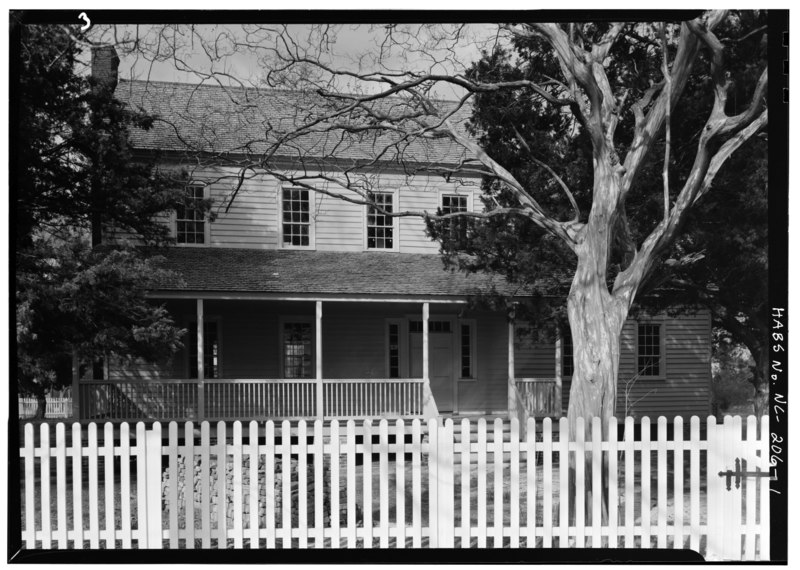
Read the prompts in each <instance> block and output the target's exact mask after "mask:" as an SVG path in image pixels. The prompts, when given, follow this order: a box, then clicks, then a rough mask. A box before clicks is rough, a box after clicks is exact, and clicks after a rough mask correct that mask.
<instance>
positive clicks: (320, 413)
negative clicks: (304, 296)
mask: <svg viewBox="0 0 800 570" xmlns="http://www.w3.org/2000/svg"><path fill="white" fill-rule="evenodd" d="M315 330H316V348H315V353H314V356H315V361H316V369H317V374H316V378H317V418H318V419H320V420H322V419H325V409H324V408H323V405H324V397H323V390H322V301H317V310H316V327H315Z"/></svg>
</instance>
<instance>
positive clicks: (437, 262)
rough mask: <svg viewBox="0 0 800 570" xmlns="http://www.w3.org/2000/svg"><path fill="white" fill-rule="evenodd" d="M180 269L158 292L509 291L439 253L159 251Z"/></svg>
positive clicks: (419, 293) (428, 294)
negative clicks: (447, 265) (450, 264)
mask: <svg viewBox="0 0 800 570" xmlns="http://www.w3.org/2000/svg"><path fill="white" fill-rule="evenodd" d="M159 255H162V256H163V257H165V258H166V263H165V264H164V267H165V268H167V269H171V270H173V271H174V272H175V273H176V279H173V280H171V281H168V282H165V283H163V284H162V286H161V287H160V288H159V289H158V290H157V291H154V293H157V292H172V293H179V292H186V293H189V292H231V293H235V292H241V293H278V294H312V295H313V294H319V295H331V294H333V295H336V294H345V295H350V294H358V295H376V296H397V297H418V296H426V297H443V298H444V297H451V298H452V297H467V296H469V295H474V294H476V293H479V292H489V291H492V290H495V291H497V292H498V293H501V294H507V295H508V294H511V293H512V286H511V285H509V284H508V283H507V282H506V281H505V279H503V278H502V277H497V276H490V275H484V274H473V275H465V274H463V273H460V272H457V271H448V270H445V269H444V268H443V266H442V260H441V258H440V257H439V256H438V255H423V254H408V253H386V252H334V251H297V250H258V249H231V248H190V247H172V248H168V249H167V250H166V251H164V252H162V253H159Z"/></svg>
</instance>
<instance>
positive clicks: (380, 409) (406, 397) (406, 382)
mask: <svg viewBox="0 0 800 570" xmlns="http://www.w3.org/2000/svg"><path fill="white" fill-rule="evenodd" d="M422 386H423V380H422V379H421V378H412V379H406V378H403V379H400V378H397V379H391V380H323V402H324V406H325V413H324V416H325V418H326V419H327V418H331V419H332V418H356V419H360V418H375V417H388V418H415V417H422Z"/></svg>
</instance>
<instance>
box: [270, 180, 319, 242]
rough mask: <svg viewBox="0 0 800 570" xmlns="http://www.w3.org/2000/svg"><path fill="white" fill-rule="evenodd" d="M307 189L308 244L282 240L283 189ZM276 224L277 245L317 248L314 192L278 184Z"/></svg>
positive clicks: (301, 188) (299, 188)
mask: <svg viewBox="0 0 800 570" xmlns="http://www.w3.org/2000/svg"><path fill="white" fill-rule="evenodd" d="M294 189H297V190H308V245H291V244H286V243H284V241H283V191H284V190H294ZM277 204H278V208H277V224H278V247H279V248H281V249H306V250H316V249H317V235H316V234H317V232H316V225H317V224H316V217H315V216H314V210H315V208H316V205H317V204H316V192H314V191H313V190H310V189H308V188H304V187H302V186H293V185H291V184H287V185H286V186H282V185H279V186H278V196H277Z"/></svg>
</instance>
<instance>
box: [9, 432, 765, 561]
mask: <svg viewBox="0 0 800 570" xmlns="http://www.w3.org/2000/svg"><path fill="white" fill-rule="evenodd" d="M474 423H475V422H473V424H474ZM476 424H477V425H471V424H470V422H469V421H467V420H464V421H463V422H462V423H460V424H458V425H454V424H453V422H452V420H449V419H448V420H446V421H444V422H441V421H439V420H429V421H428V422H427V423H425V422H420V420H413V421H411V422H403V421H402V420H398V421H396V422H394V421H393V422H389V421H386V420H381V421H380V422H377V424H375V423H373V422H370V421H364V422H360V423H358V424H357V423H356V422H354V421H352V420H351V421H348V422H347V423H346V424H340V423H339V422H336V421H332V422H324V423H323V422H321V421H317V422H313V423H309V424H306V422H304V421H300V422H293V423H290V422H283V423H281V424H275V423H273V422H255V421H254V422H250V423H248V424H246V425H242V423H240V422H234V423H233V425H232V426H230V425H228V424H226V423H225V422H218V423H215V424H210V423H208V422H203V423H201V424H199V425H197V424H193V423H192V422H186V423H184V424H182V425H178V424H177V423H175V422H172V423H170V424H169V425H168V426H161V425H160V424H159V423H155V424H151V425H149V426H148V425H145V424H144V423H139V424H136V426H135V427H134V429H133V430H132V429H131V426H129V425H128V424H126V423H123V424H117V425H112V424H110V423H108V424H105V425H104V426H103V429H102V441H100V439H101V438H100V437H99V435H100V434H99V433H98V432H99V431H100V430H99V428H98V426H97V424H95V423H91V424H89V425H88V426H81V425H80V424H77V423H75V424H73V425H72V426H71V428H70V429H69V430H68V429H67V426H65V424H63V423H60V424H57V425H56V426H55V431H54V433H53V432H51V427H50V426H49V425H48V424H41V425H40V426H39V434H38V435H39V437H38V441H37V438H36V437H35V435H36V434H35V431H36V430H35V429H34V426H33V425H32V424H26V425H25V428H24V445H23V447H22V448H21V449H20V454H21V458H22V464H23V473H22V474H21V475H22V484H23V489H22V492H23V513H22V540H23V545H24V547H25V548H26V549H38V548H42V549H51V548H53V549H80V548H90V549H98V548H123V549H128V548H187V549H190V548H237V549H238V548H268V549H270V548H345V547H346V548H427V547H438V548H468V547H480V548H493V547H494V548H500V547H507V548H518V547H527V548H535V547H545V548H550V547H554V548H566V547H576V546H577V547H587V548H593V547H594V548H596V547H603V548H609V547H610V548H617V547H619V548H622V547H625V548H689V549H692V550H695V551H697V552H699V553H700V554H701V555H703V556H704V557H706V559H712V560H768V559H769V524H770V523H769V485H768V480H767V478H765V477H753V478H746V477H745V478H742V477H738V478H737V477H735V473H734V472H733V471H731V470H732V469H734V467H733V460H732V459H731V458H732V457H733V456H734V455H735V456H736V457H737V459H738V458H741V462H737V464H736V466H737V468H742V467H743V468H742V469H741V470H742V471H747V472H761V471H764V472H766V471H767V470H768V466H767V465H765V459H766V456H767V455H766V454H767V434H768V429H767V427H768V425H767V421H766V418H764V419H763V421H762V422H761V425H760V426H759V425H758V422H757V421H756V418H755V417H750V418H748V419H747V422H746V425H745V426H743V425H742V422H741V419H740V418H738V417H736V418H731V417H726V418H725V422H724V423H723V424H717V423H716V420H715V418H713V417H709V418H708V419H707V420H706V422H705V426H701V421H700V419H699V418H697V417H693V418H692V419H691V421H690V424H689V425H688V426H684V424H683V421H682V419H681V418H679V417H678V418H675V420H674V421H673V422H671V423H670V422H667V420H666V418H663V417H662V418H659V419H658V421H657V424H656V426H655V427H656V432H655V433H656V437H654V438H651V437H650V433H651V425H650V420H649V418H643V419H642V420H641V422H640V424H639V425H635V424H634V420H633V419H632V418H626V419H625V422H624V424H623V425H619V424H618V422H617V420H616V419H615V418H612V421H611V422H610V423H609V425H608V430H607V433H606V437H602V430H601V429H600V428H601V425H600V421H599V419H597V418H595V419H594V421H593V422H592V424H591V426H590V430H588V433H589V436H588V437H584V435H583V434H584V430H583V429H582V422H581V423H579V424H578V428H579V429H578V430H577V432H576V434H575V437H574V438H572V439H573V440H574V441H570V439H571V438H570V437H569V433H568V427H567V423H566V418H562V419H561V420H560V424H559V425H558V426H556V425H554V424H553V423H552V422H551V420H550V419H545V420H544V421H541V422H535V421H534V420H533V419H531V420H530V421H529V422H528V424H527V426H523V427H525V428H526V429H524V430H521V429H520V428H521V426H520V425H519V423H518V421H517V420H516V419H512V420H511V421H510V422H507V421H506V422H504V421H503V420H500V419H497V420H495V422H494V423H493V424H488V425H487V423H486V421H485V420H484V419H480V420H478V421H477V423H476ZM164 427H166V429H164ZM556 427H557V428H558V429H557V430H556V429H554V428H556ZM701 427H702V428H703V429H701ZM743 427H745V428H746V429H743ZM759 427H760V429H759ZM68 434H69V435H71V437H70V438H69V442H68V437H67V436H68ZM570 457H572V458H573V459H575V458H577V457H583V458H584V459H585V460H584V461H574V468H575V471H574V473H575V485H576V488H577V490H576V492H575V493H574V494H573V495H570V493H569V491H568V487H569V469H568V468H567V466H568V465H569V458H570ZM726 470H727V471H729V472H731V473H732V475H731V477H728V478H727V482H728V486H731V485H730V483H731V481H732V480H735V483H736V484H735V489H733V488H732V489H731V490H728V489H727V488H726V477H724V476H723V475H724V473H725V472H726ZM604 488H605V489H606V490H605V492H603V489H604ZM570 496H573V497H575V504H574V505H572V506H573V507H574V510H573V509H571V505H570V504H569V502H570ZM604 498H606V499H607V505H608V508H607V509H606V508H605V506H604V502H605V501H603V499H604ZM604 511H606V512H604Z"/></svg>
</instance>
